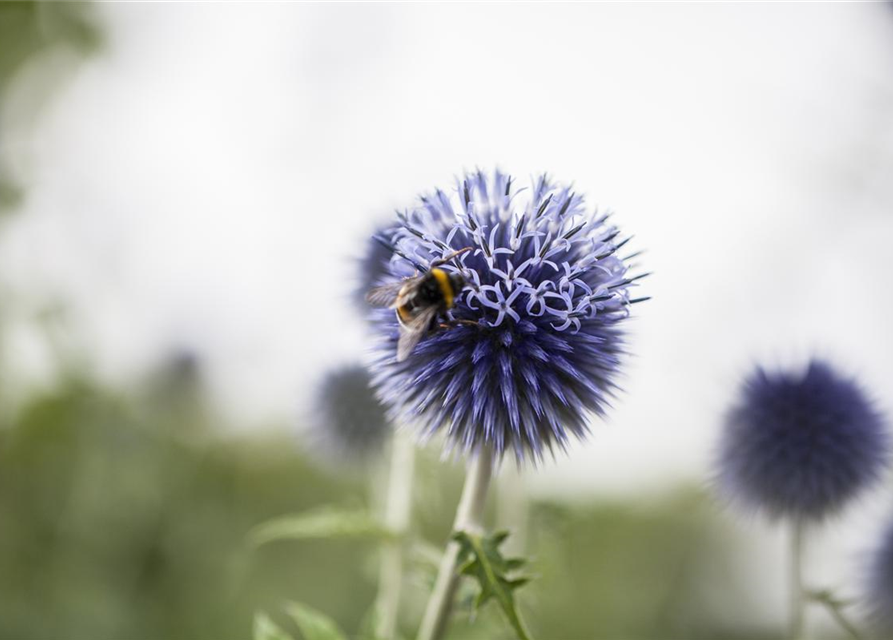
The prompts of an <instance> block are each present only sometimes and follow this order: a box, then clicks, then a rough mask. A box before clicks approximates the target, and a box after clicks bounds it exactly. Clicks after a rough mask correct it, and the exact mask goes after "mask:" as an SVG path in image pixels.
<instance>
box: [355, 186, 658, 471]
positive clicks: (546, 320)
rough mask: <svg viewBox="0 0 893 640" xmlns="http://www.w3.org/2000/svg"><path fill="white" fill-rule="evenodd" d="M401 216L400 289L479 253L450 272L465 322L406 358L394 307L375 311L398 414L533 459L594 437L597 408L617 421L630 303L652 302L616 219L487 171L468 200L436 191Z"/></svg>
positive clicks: (452, 436) (378, 347)
mask: <svg viewBox="0 0 893 640" xmlns="http://www.w3.org/2000/svg"><path fill="white" fill-rule="evenodd" d="M522 193H523V194H524V195H526V196H528V197H527V199H524V198H521V197H516V196H519V194H522ZM399 218H400V226H399V227H398V228H397V229H396V231H395V232H394V234H393V236H392V244H393V248H394V251H395V255H394V256H393V257H392V259H391V261H390V265H389V267H390V276H391V279H392V280H393V281H396V280H399V279H400V278H403V277H407V276H411V275H414V274H415V273H416V272H417V270H418V271H423V270H426V269H427V265H428V264H430V263H431V262H432V261H434V260H437V259H439V258H442V257H443V256H446V255H449V254H450V253H452V252H454V251H457V250H460V249H464V248H466V247H469V248H471V249H472V250H471V251H468V252H466V253H464V254H462V255H461V256H459V257H458V258H457V259H455V260H453V261H451V262H450V263H447V264H446V265H444V266H443V268H444V269H446V270H447V271H459V272H461V273H462V275H463V276H464V277H465V280H466V283H467V284H466V287H465V289H464V290H463V291H462V292H461V293H460V294H459V296H458V297H457V300H456V304H455V306H454V307H453V309H452V310H451V311H450V318H448V319H447V320H451V321H461V323H454V324H453V325H451V326H449V327H448V328H445V329H440V330H435V331H432V333H431V334H430V335H429V336H427V337H425V338H424V339H423V340H422V341H421V342H420V343H419V344H418V346H416V348H415V350H414V351H413V352H412V354H411V355H410V356H409V358H407V359H406V360H405V361H404V362H399V363H398V362H397V360H396V357H395V356H396V349H397V347H396V345H397V339H398V323H397V319H396V318H395V314H394V312H393V311H392V310H376V311H375V312H373V314H372V322H373V327H374V330H375V331H376V333H377V334H378V335H377V342H376V344H375V347H374V349H375V350H374V361H373V364H372V368H371V370H372V373H373V380H374V384H375V386H376V388H377V390H378V393H379V396H380V397H381V398H382V399H383V400H384V401H385V403H386V404H387V405H388V406H389V407H390V408H391V410H392V414H393V417H394V419H395V420H405V421H407V422H410V423H415V424H417V425H419V426H420V427H421V429H422V432H423V435H424V436H431V435H433V434H435V433H437V432H445V433H446V435H447V440H448V446H451V447H457V448H458V449H460V450H462V451H464V452H466V453H467V452H471V451H473V450H476V449H478V448H480V447H481V446H482V445H485V444H486V445H489V446H490V447H492V449H493V450H494V452H495V453H496V455H498V456H500V455H502V454H503V453H504V452H505V451H507V450H509V451H512V452H513V453H514V454H515V456H516V457H517V459H519V460H522V459H525V458H532V459H534V460H536V459H539V458H541V457H542V456H543V455H544V453H545V452H546V451H552V450H553V449H554V447H555V445H557V446H558V447H559V448H561V449H563V448H565V446H566V445H567V443H568V441H569V437H570V436H571V435H573V436H576V437H583V436H585V435H586V433H587V431H588V426H587V420H588V418H587V416H588V413H589V412H594V413H596V414H599V415H602V414H604V412H605V410H606V408H607V407H608V406H609V399H610V397H611V396H613V394H614V392H615V391H616V390H617V386H616V382H615V380H616V378H617V375H618V369H619V367H620V364H621V356H622V355H623V354H624V338H623V332H622V326H623V321H624V320H625V319H626V318H627V317H628V315H629V308H630V304H632V303H635V302H640V301H641V300H644V298H642V299H639V300H633V299H631V298H630V289H631V288H632V287H633V286H634V281H635V280H637V279H638V277H637V278H631V277H628V275H627V266H626V264H625V262H624V259H623V258H621V256H620V255H618V253H617V249H619V248H620V247H621V246H622V245H623V244H624V243H623V242H615V238H617V236H618V234H619V232H618V231H617V229H616V228H614V227H613V226H610V225H608V224H607V222H606V220H607V216H606V215H600V214H599V213H598V212H592V213H588V214H587V213H586V212H585V210H584V206H583V198H582V196H580V195H577V194H575V193H573V192H571V191H570V189H569V188H567V187H562V186H559V185H557V184H555V183H553V182H552V181H551V180H549V179H548V178H547V177H546V176H542V177H540V178H538V179H537V180H536V181H534V184H533V185H532V189H529V190H526V191H525V190H524V189H517V188H516V187H515V185H514V183H513V181H512V179H511V178H510V177H509V176H507V175H505V174H503V173H500V172H499V171H496V172H494V173H493V174H492V175H489V176H488V175H485V174H484V173H482V172H480V171H478V172H475V173H472V174H468V175H465V176H464V177H463V178H461V179H460V180H459V181H458V184H457V188H456V194H455V195H454V197H452V198H450V197H448V196H447V195H446V194H445V192H443V191H441V190H436V191H435V192H434V193H433V194H429V195H426V196H423V197H422V198H421V202H420V204H419V205H418V206H417V207H415V208H414V209H411V210H409V211H407V212H405V213H403V214H400V216H399ZM409 258H411V261H410V260H409ZM639 277H641V276H639ZM594 292H597V293H594Z"/></svg>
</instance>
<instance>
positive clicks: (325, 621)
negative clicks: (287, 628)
mask: <svg viewBox="0 0 893 640" xmlns="http://www.w3.org/2000/svg"><path fill="white" fill-rule="evenodd" d="M286 612H287V613H288V615H290V616H291V617H292V619H293V620H294V621H295V624H297V625H298V629H300V630H301V635H302V636H304V638H303V640H347V636H346V635H345V634H344V632H343V631H341V629H339V628H338V625H337V624H335V621H334V620H332V619H331V618H329V617H328V616H327V615H325V614H324V613H321V612H319V611H317V610H316V609H313V608H312V607H308V606H307V605H306V604H301V603H300V602H292V603H291V604H289V605H288V607H286Z"/></svg>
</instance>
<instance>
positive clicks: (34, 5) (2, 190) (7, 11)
mask: <svg viewBox="0 0 893 640" xmlns="http://www.w3.org/2000/svg"><path fill="white" fill-rule="evenodd" d="M93 8H94V7H93V6H91V5H90V4H88V3H83V2H0V100H3V99H5V97H6V91H7V89H8V87H9V85H10V83H11V81H12V79H13V78H14V77H15V75H16V73H17V72H18V71H19V70H20V69H21V68H22V67H23V66H24V65H25V64H26V63H27V62H28V61H30V60H32V59H33V58H35V57H37V56H38V55H40V54H42V53H45V52H47V51H50V50H55V49H65V50H66V51H68V52H70V53H72V54H73V55H76V56H83V55H86V54H88V53H90V52H92V51H95V50H96V49H97V48H98V46H99V44H100V43H101V37H100V31H99V28H98V26H97V23H96V20H95V17H94V15H93ZM51 88H52V87H49V89H51ZM34 106H35V107H36V106H37V105H34ZM2 134H3V132H2V131H0V140H2ZM21 196H22V190H21V186H20V185H18V184H16V183H15V181H14V180H13V179H12V178H11V177H10V176H8V175H7V174H6V171H4V170H3V166H2V164H0V214H2V213H3V212H4V211H8V210H9V209H11V208H13V207H14V206H15V205H17V204H18V203H19V202H20V200H21Z"/></svg>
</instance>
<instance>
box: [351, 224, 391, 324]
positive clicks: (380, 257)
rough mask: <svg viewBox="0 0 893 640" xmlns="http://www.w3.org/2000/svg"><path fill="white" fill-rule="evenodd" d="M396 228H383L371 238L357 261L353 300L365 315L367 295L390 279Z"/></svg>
mask: <svg viewBox="0 0 893 640" xmlns="http://www.w3.org/2000/svg"><path fill="white" fill-rule="evenodd" d="M395 228H396V227H395V226H394V225H391V226H382V227H379V229H378V230H377V231H376V232H375V233H374V234H372V236H370V237H369V239H368V241H367V242H366V246H365V248H364V251H363V252H362V253H361V254H360V257H359V259H358V260H357V279H356V285H357V286H356V289H354V290H353V292H352V299H353V302H354V304H355V305H357V306H358V307H359V308H360V309H361V310H362V311H363V313H365V312H366V311H367V309H368V308H369V307H368V304H367V303H366V293H367V292H368V291H369V290H370V289H371V288H372V287H375V286H378V285H380V284H382V283H383V282H384V281H385V280H386V279H387V278H389V277H390V272H389V268H388V263H389V262H390V261H391V256H393V255H394V250H393V248H392V247H391V236H392V235H393V233H394V231H395Z"/></svg>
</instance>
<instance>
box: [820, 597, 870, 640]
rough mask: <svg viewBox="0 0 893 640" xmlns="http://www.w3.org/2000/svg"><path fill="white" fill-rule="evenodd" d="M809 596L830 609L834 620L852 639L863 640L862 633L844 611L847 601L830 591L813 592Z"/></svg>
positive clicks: (829, 611)
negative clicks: (834, 595)
mask: <svg viewBox="0 0 893 640" xmlns="http://www.w3.org/2000/svg"><path fill="white" fill-rule="evenodd" d="M808 596H809V598H810V600H812V601H814V602H818V603H819V604H821V605H823V606H824V607H825V608H826V609H827V610H828V613H829V614H830V615H831V617H832V618H834V621H835V622H836V623H837V624H838V625H839V626H840V628H841V629H843V630H844V631H846V632H847V635H849V636H850V638H852V640H862V634H860V633H859V630H858V629H857V628H856V625H854V624H853V623H852V622H851V621H850V619H849V618H847V616H846V614H845V613H844V612H843V607H844V605H845V603H843V602H841V601H839V600H837V599H836V598H834V597H833V596H832V595H831V593H830V592H828V591H819V592H811V593H809V594H808Z"/></svg>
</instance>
